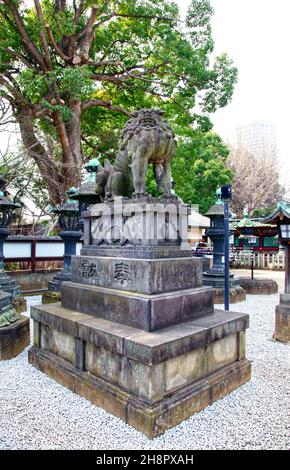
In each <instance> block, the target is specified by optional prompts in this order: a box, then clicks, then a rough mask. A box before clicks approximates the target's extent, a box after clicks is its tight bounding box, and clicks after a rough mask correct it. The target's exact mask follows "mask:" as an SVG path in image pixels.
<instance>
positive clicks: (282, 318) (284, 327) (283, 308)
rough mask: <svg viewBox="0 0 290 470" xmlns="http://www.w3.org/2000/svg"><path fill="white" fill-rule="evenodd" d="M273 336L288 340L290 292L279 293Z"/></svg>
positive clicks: (289, 334)
mask: <svg viewBox="0 0 290 470" xmlns="http://www.w3.org/2000/svg"><path fill="white" fill-rule="evenodd" d="M274 338H275V339H277V340H278V341H283V342H287V343H288V342H290V294H281V295H280V303H279V305H277V307H276V321H275V333H274Z"/></svg>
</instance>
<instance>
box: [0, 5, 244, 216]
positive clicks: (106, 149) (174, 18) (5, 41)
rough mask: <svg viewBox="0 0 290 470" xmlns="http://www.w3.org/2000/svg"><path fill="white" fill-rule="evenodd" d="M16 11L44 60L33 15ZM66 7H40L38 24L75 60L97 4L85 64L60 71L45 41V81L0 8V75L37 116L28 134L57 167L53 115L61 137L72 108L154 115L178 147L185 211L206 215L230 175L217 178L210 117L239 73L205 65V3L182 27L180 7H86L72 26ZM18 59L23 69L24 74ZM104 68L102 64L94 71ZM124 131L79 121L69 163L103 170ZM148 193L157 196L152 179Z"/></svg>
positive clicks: (98, 121) (106, 116)
mask: <svg viewBox="0 0 290 470" xmlns="http://www.w3.org/2000/svg"><path fill="white" fill-rule="evenodd" d="M16 3H17V7H18V10H19V12H20V13H21V17H22V19H23V23H24V26H25V28H26V31H27V33H28V35H29V37H30V39H31V41H33V43H34V44H35V46H36V47H37V48H38V50H39V51H40V53H41V55H42V57H43V58H44V55H45V54H44V48H43V45H42V42H41V33H42V32H43V31H44V26H43V25H42V24H41V21H40V20H39V19H38V17H37V14H36V10H35V7H34V6H31V7H30V8H27V7H25V6H24V5H25V2H21V1H16ZM58 3H61V2H58ZM74 3H75V4H76V5H77V6H78V5H79V2H78V1H76V2H67V6H66V8H65V9H64V10H59V9H58V8H56V4H57V2H55V1H53V0H41V1H40V4H41V7H42V13H43V18H44V23H48V24H49V27H50V30H51V33H52V35H53V37H54V40H55V43H56V44H57V45H58V47H59V48H62V51H63V52H64V53H65V55H67V54H70V52H69V47H68V44H69V39H70V38H71V36H72V35H74V37H79V38H80V39H79V42H78V43H75V44H73V46H71V47H72V48H73V49H74V50H75V53H76V52H77V51H79V50H80V49H81V48H82V41H83V40H84V36H83V35H82V34H81V32H83V31H84V28H85V26H86V24H87V22H88V19H89V17H90V14H91V7H92V6H95V5H96V4H97V6H98V9H97V15H96V20H95V29H94V39H93V42H92V44H91V46H90V48H89V51H88V61H87V63H86V64H85V65H84V62H82V61H81V59H80V61H79V62H78V61H77V62H72V61H71V62H68V61H65V60H64V59H63V58H62V57H61V56H60V55H59V54H58V53H57V51H56V50H55V47H53V44H51V42H50V38H49V37H48V34H47V33H46V40H47V43H48V47H49V52H50V56H51V57H50V59H51V69H52V70H50V69H49V70H46V71H43V70H42V69H41V67H40V66H39V64H37V63H36V60H35V58H33V57H32V55H31V53H30V52H29V49H28V48H27V43H26V42H25V41H23V38H21V35H20V33H19V31H18V30H17V28H16V27H15V24H14V20H13V17H12V15H11V12H10V11H9V9H8V7H7V6H6V5H5V4H3V3H1V4H0V18H1V22H0V74H5V72H6V71H7V70H9V69H11V67H14V66H15V67H16V68H17V72H15V76H14V77H15V80H16V83H17V86H18V87H19V91H20V92H21V94H22V96H23V98H24V100H25V102H27V104H28V105H29V106H31V107H32V106H33V105H37V107H38V108H37V110H39V109H40V110H41V111H42V113H38V112H37V113H35V116H36V117H35V118H34V123H33V124H34V127H35V128H36V130H41V131H42V132H43V133H45V134H46V135H49V137H50V138H51V139H52V140H53V142H54V156H53V157H52V158H54V160H55V161H56V162H57V164H59V163H61V159H62V153H61V146H60V136H59V131H58V128H57V125H56V124H55V122H54V120H53V119H52V115H53V113H54V112H55V111H57V112H59V113H60V116H61V118H62V120H63V122H64V123H65V125H66V126H67V128H68V127H69V126H70V123H71V121H72V119H73V118H74V117H75V116H74V111H73V103H74V102H76V101H80V102H86V101H90V100H103V101H106V102H108V101H111V102H112V106H113V107H123V108H125V109H127V110H133V109H135V108H142V107H161V108H162V109H164V110H165V111H166V118H167V119H168V121H169V122H170V124H172V126H173V127H174V130H175V132H176V135H177V139H178V151H177V156H176V158H175V160H174V162H173V174H174V179H175V180H176V188H175V190H176V192H177V194H179V195H180V196H181V197H182V198H183V199H184V201H185V202H189V201H191V202H192V203H199V204H200V205H201V208H202V210H203V211H204V210H206V209H207V207H208V206H209V205H210V204H211V203H213V202H214V193H215V190H216V188H217V186H219V185H220V184H222V183H227V182H229V181H230V178H231V173H230V170H228V169H225V159H226V156H227V149H226V147H225V146H224V145H223V143H222V142H221V140H220V139H219V138H218V136H216V135H215V134H212V133H211V129H212V123H211V121H210V117H209V116H208V113H213V112H215V111H216V109H218V108H219V107H223V106H226V105H227V103H228V102H229V101H230V100H231V97H232V94H233V91H234V85H235V83H236V81H237V69H236V68H235V67H234V66H233V63H232V61H231V60H230V59H229V58H228V57H227V55H226V54H223V55H221V56H220V57H218V58H215V59H214V57H213V54H212V53H213V50H214V41H213V37H212V30H211V18H212V15H213V9H212V7H211V4H210V1H209V0H192V2H191V5H190V7H189V10H188V14H187V18H186V22H185V24H184V23H181V22H180V21H179V9H178V6H177V5H176V4H175V3H174V2H171V1H167V0H99V1H98V2H95V1H94V0H86V1H85V2H84V9H83V12H82V14H81V16H80V19H79V22H74V16H75V10H74ZM9 51H14V52H13V53H12V54H11V52H9ZM15 54H16V56H15ZM17 54H18V55H19V54H21V55H22V56H23V57H24V58H25V60H27V61H28V62H30V64H31V67H30V68H28V67H27V66H25V64H24V63H23V61H21V60H19V59H18V58H17ZM102 61H105V62H106V63H105V64H104V65H102V66H100V65H96V64H98V63H99V62H102ZM76 64H77V65H76ZM146 69H147V72H145V70H146ZM0 90H1V94H2V96H7V95H9V93H10V90H9V87H8V86H6V85H5V83H4V84H3V83H2V85H1V89H0ZM52 98H53V99H52ZM197 109H199V110H201V112H197ZM125 121H126V117H125V116H124V115H123V114H120V113H117V112H114V111H112V110H110V109H104V108H101V107H98V106H95V107H91V108H89V109H87V110H86V111H85V112H83V114H82V117H81V120H80V129H81V135H82V137H83V141H82V151H81V155H76V159H80V158H83V159H84V160H86V159H88V158H92V157H93V156H97V157H98V158H100V159H101V161H102V159H104V158H110V159H111V160H113V158H114V155H115V152H116V149H117V145H118V136H119V132H120V129H121V128H122V127H123V126H124V124H125ZM74 151H75V149H74ZM148 185H149V188H150V191H151V192H152V193H153V194H155V192H156V187H155V185H154V181H153V177H152V173H150V174H149V176H148Z"/></svg>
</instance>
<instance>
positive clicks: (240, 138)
mask: <svg viewBox="0 0 290 470" xmlns="http://www.w3.org/2000/svg"><path fill="white" fill-rule="evenodd" d="M237 144H238V147H243V148H245V149H246V150H247V151H248V152H250V153H251V154H252V155H254V156H255V157H256V158H267V157H271V158H273V157H275V156H276V154H277V137H276V128H275V126H274V125H273V124H272V123H271V122H269V121H255V122H251V123H249V124H245V125H243V126H240V127H238V129H237Z"/></svg>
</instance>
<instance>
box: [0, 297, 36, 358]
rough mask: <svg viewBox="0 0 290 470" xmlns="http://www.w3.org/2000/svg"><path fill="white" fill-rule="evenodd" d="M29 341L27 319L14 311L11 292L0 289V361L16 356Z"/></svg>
mask: <svg viewBox="0 0 290 470" xmlns="http://www.w3.org/2000/svg"><path fill="white" fill-rule="evenodd" d="M29 341H30V336H29V319H28V318H26V317H24V316H22V315H18V314H17V313H16V310H15V308H14V306H13V303H12V295H11V294H9V293H7V292H5V291H0V361H1V360H6V359H12V358H13V357H16V356H18V354H20V353H21V352H22V351H23V349H24V348H26V346H28V345H29Z"/></svg>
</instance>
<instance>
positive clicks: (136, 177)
mask: <svg viewBox="0 0 290 470" xmlns="http://www.w3.org/2000/svg"><path fill="white" fill-rule="evenodd" d="M164 114H165V111H162V110H160V109H141V110H140V111H134V112H133V113H131V118H130V119H129V120H128V121H127V123H126V125H125V128H124V130H123V131H122V133H121V139H120V142H119V149H118V153H117V156H116V160H115V163H114V165H112V164H111V163H110V162H109V161H108V160H107V161H105V164H104V167H102V168H101V169H100V170H99V171H98V172H97V176H96V182H97V192H98V193H99V194H100V195H104V197H105V198H106V199H109V198H111V197H114V196H127V197H131V196H134V197H141V196H146V195H147V192H146V178H147V172H148V165H149V163H152V164H153V171H154V175H155V178H156V182H157V186H158V191H159V193H160V194H162V195H164V196H171V195H172V178H171V160H172V158H173V157H174V155H175V152H176V141H175V139H174V137H175V135H174V132H173V130H172V128H171V126H170V125H169V124H168V122H167V121H166V120H165V119H164V118H163V115H164Z"/></svg>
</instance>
